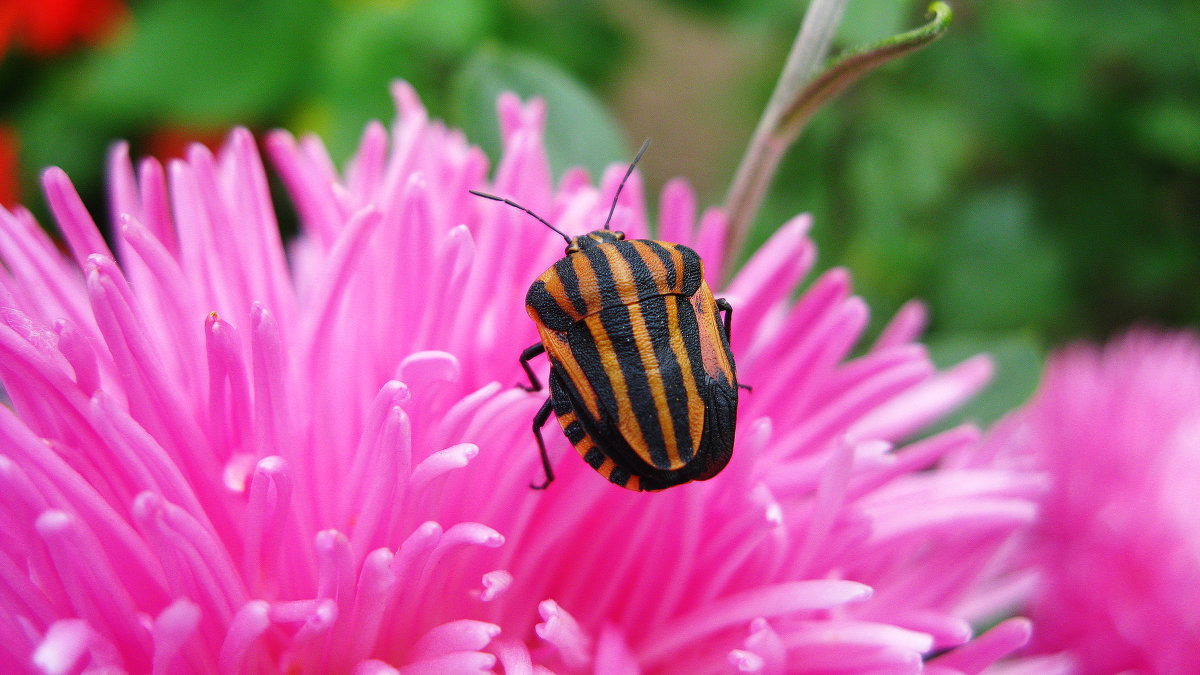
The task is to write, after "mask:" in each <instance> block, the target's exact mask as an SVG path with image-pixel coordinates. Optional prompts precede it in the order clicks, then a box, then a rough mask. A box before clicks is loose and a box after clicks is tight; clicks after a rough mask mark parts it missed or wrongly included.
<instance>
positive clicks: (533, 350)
mask: <svg viewBox="0 0 1200 675" xmlns="http://www.w3.org/2000/svg"><path fill="white" fill-rule="evenodd" d="M726 332H728V330H727V331H726ZM545 352H546V345H544V344H542V343H540V342H539V343H537V344H535V345H532V346H530V347H529V348H527V349H526V350H525V351H523V352H521V367H522V368H524V369H525V374H526V375H528V376H529V386H528V387H526V386H525V385H523V384H517V386H518V387H520V388H522V389H524V390H525V391H541V390H542V383H541V381H540V380H538V378H537V375H534V374H533V369H532V368H530V367H529V359H532V358H533V357H535V356H537V355H538V354H543V353H545ZM546 405H550V404H549V403H547V404H546Z"/></svg>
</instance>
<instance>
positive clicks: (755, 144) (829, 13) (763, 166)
mask: <svg viewBox="0 0 1200 675" xmlns="http://www.w3.org/2000/svg"><path fill="white" fill-rule="evenodd" d="M845 4H846V0H812V2H811V3H810V4H809V6H808V10H807V12H806V13H805V15H804V22H803V24H802V25H801V27H800V32H799V34H798V35H797V36H796V41H795V42H794V43H793V44H792V50H791V52H790V53H789V54H788V59H787V62H786V64H785V65H784V68H783V72H782V73H781V74H780V76H779V81H778V82H777V83H776V85H775V91H774V92H772V94H771V99H770V100H769V101H768V102H767V107H766V109H765V110H764V111H763V115H762V118H761V119H760V120H759V122H758V127H757V128H756V129H755V130H754V136H753V137H751V139H750V145H749V146H748V147H747V148H746V154H745V155H743V156H742V161H741V164H739V165H738V169H737V173H735V174H734V177H733V182H732V184H731V185H730V188H729V193H728V194H727V195H726V197H725V214H726V216H727V217H728V218H729V230H728V234H727V237H726V241H725V250H726V254H727V255H729V256H731V257H734V258H736V256H737V254H738V253H739V252H740V251H741V249H742V246H743V244H744V243H745V239H746V233H747V231H748V230H749V229H750V225H751V223H753V221H754V215H755V214H756V213H757V212H758V208H759V206H761V205H762V199H763V196H764V195H765V194H766V191H767V188H768V187H769V186H770V184H771V179H772V178H773V177H774V175H775V170H776V169H777V168H778V167H779V161H780V160H781V159H782V158H783V153H784V152H785V151H787V149H788V148H789V147H790V146H791V144H792V143H793V142H795V140H796V138H798V137H799V136H800V132H801V131H803V130H804V126H805V125H806V124H807V123H808V120H809V119H811V118H812V116H813V114H814V113H816V111H817V110H819V109H820V108H821V106H823V105H824V104H825V103H827V102H829V101H830V100H832V99H833V98H834V97H836V96H837V95H838V94H840V93H841V92H843V91H845V89H846V88H847V87H849V86H850V85H851V84H853V83H854V82H855V81H857V80H858V79H859V78H860V77H862V76H863V75H866V74H867V73H868V72H870V71H872V70H874V69H875V68H878V67H879V66H881V65H883V64H884V63H887V62H889V61H892V60H894V59H897V58H899V57H900V56H903V55H904V54H907V53H909V52H912V51H915V50H917V49H920V48H921V47H923V46H925V45H927V44H929V43H930V42H932V41H933V40H936V39H937V38H938V37H940V36H941V35H942V34H943V33H944V32H945V31H946V28H947V26H948V25H949V23H950V6H949V5H947V4H946V3H945V2H934V3H933V4H932V5H930V6H929V12H930V14H932V15H933V17H932V18H931V19H930V21H929V22H928V23H927V24H925V25H924V26H921V27H920V28H917V29H914V30H911V31H908V32H907V33H901V34H900V35H896V36H893V37H890V38H888V39H886V40H882V41H880V42H878V43H875V44H872V45H868V46H866V47H862V48H860V49H855V50H852V51H850V52H847V53H846V54H843V55H842V56H839V57H838V58H836V59H833V60H831V61H829V62H828V63H826V64H825V66H824V67H823V68H820V69H819V70H818V65H817V64H818V63H819V62H820V61H822V60H823V59H824V58H825V54H826V53H827V52H828V51H829V44H830V42H831V41H832V39H833V34H834V32H835V31H836V30H837V24H838V22H839V21H841V17H842V10H843V9H844V8H845Z"/></svg>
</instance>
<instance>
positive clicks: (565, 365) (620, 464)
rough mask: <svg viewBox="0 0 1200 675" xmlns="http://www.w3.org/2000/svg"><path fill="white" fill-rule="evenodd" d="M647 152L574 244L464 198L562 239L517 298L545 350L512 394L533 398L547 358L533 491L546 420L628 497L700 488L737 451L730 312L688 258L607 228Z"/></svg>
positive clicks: (696, 260)
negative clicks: (557, 253)
mask: <svg viewBox="0 0 1200 675" xmlns="http://www.w3.org/2000/svg"><path fill="white" fill-rule="evenodd" d="M649 145H650V141H649V140H647V141H646V142H645V143H644V144H642V148H641V150H640V151H638V153H637V156H636V157H634V160H633V162H632V163H631V164H630V165H629V170H628V171H626V172H625V177H624V178H623V179H622V180H621V183H620V185H619V186H618V187H617V192H616V195H614V196H613V202H612V206H611V207H610V208H609V211H608V219H607V220H605V222H604V228H603V229H600V230H595V231H593V232H589V233H588V234H585V235H581V236H578V237H574V238H572V237H570V236H568V235H566V234H565V233H563V232H562V231H561V230H559V229H558V228H556V227H554V226H553V225H551V224H550V223H548V222H546V220H545V219H543V218H542V217H541V216H539V215H537V214H536V213H534V212H532V211H530V210H529V209H527V208H525V207H523V206H521V205H520V204H517V203H516V202H513V201H511V200H509V199H505V198H503V197H497V196H495V195H490V194H486V193H482V192H476V191H474V190H471V193H472V194H475V195H477V196H480V197H485V198H487V199H491V200H494V201H499V202H504V203H505V204H508V205H509V206H513V207H516V208H518V209H521V210H522V211H524V212H526V213H528V214H529V215H531V216H533V217H534V218H537V219H538V220H539V221H541V222H542V224H544V225H545V226H546V227H549V228H550V229H551V230H554V231H555V232H557V233H558V234H559V235H560V236H561V237H562V238H563V239H565V240H566V242H567V249H566V253H565V255H564V257H563V258H561V259H560V260H558V261H557V262H555V263H554V264H553V265H551V266H550V268H549V269H547V270H546V271H545V272H543V273H542V275H541V276H539V277H538V278H537V280H536V281H534V282H533V285H532V286H530V287H529V292H528V293H527V294H526V296H525V309H526V311H527V312H528V313H529V316H530V317H531V318H532V319H533V321H534V323H535V324H537V330H538V334H539V335H540V337H541V342H538V343H537V344H534V345H532V346H531V347H529V348H528V349H526V350H524V351H523V352H522V353H521V358H520V363H521V367H522V368H524V370H525V373H526V375H528V376H529V386H528V387H524V386H523V385H519V386H522V387H523V388H524V389H526V390H527V391H541V389H542V383H541V381H540V380H539V379H538V377H537V375H535V374H534V372H533V370H532V369H531V368H530V366H529V362H530V360H531V359H533V358H534V357H536V356H538V355H540V354H542V353H545V354H546V355H547V356H548V357H549V359H550V396H549V398H547V399H546V402H545V403H544V404H543V405H542V407H541V409H540V410H538V412H537V414H536V415H534V418H533V434H534V437H535V438H536V439H537V445H538V450H539V452H540V453H541V459H542V468H543V469H544V470H545V475H546V480H545V482H543V483H541V484H531V485H530V487H532V488H534V489H539V490H540V489H545V488H546V487H547V486H549V485H550V483H551V482H552V481H553V480H554V471H553V469H551V467H550V460H549V458H548V457H547V455H546V443H545V441H544V439H543V438H542V427H543V426H545V425H546V422H547V421H548V420H549V418H550V413H551V412H553V413H554V415H555V416H556V417H557V418H558V423H559V425H560V426H561V427H562V430H563V433H564V434H565V435H566V437H567V440H569V441H570V442H571V444H572V445H573V446H574V447H575V450H576V451H577V452H578V453H579V454H580V456H582V457H583V459H584V461H586V462H587V463H588V464H589V465H590V466H591V467H592V468H593V469H595V470H596V471H597V472H599V473H600V475H602V476H604V477H605V478H607V479H608V480H609V481H610V482H612V483H615V484H617V485H620V486H621V487H624V488H627V489H629V490H642V491H654V490H662V489H665V488H668V487H672V486H675V485H680V484H682V483H687V482H689V481H693V480H708V479H709V478H712V477H713V476H715V475H717V473H719V472H720V471H721V469H723V468H725V465H726V464H727V463H728V462H729V458H730V455H731V454H732V453H733V436H734V427H735V424H736V416H737V405H738V383H737V374H736V369H735V366H734V361H733V353H732V352H731V351H730V349H729V334H730V323H731V320H732V317H733V308H732V307H731V306H730V305H729V303H728V302H726V301H725V299H724V298H720V299H715V298H714V297H713V294H712V291H711V290H710V289H709V287H708V283H707V282H706V281H705V280H704V263H703V262H702V261H701V260H700V256H698V255H697V254H696V252H695V251H693V250H692V249H690V248H688V247H686V246H683V245H681V244H673V243H669V242H661V241H650V240H646V239H635V240H626V239H625V235H624V233H622V232H618V231H615V230H610V229H608V226H609V222H610V221H611V220H612V216H613V212H614V211H615V210H616V207H617V199H618V198H619V197H620V195H621V188H623V187H624V186H625V181H627V180H628V179H629V176H630V174H632V173H633V168H634V167H635V166H637V163H638V160H640V159H641V157H642V154H643V153H644V152H646V148H647V147H648V146H649ZM718 315H721V316H718Z"/></svg>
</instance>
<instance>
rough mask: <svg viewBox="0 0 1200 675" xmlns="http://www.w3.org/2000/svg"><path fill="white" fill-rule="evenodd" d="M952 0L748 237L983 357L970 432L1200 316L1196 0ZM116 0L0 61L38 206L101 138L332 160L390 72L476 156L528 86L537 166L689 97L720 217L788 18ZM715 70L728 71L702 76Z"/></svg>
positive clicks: (672, 118)
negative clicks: (290, 145) (810, 222)
mask: <svg viewBox="0 0 1200 675" xmlns="http://www.w3.org/2000/svg"><path fill="white" fill-rule="evenodd" d="M951 4H952V5H953V6H954V10H955V19H954V23H953V25H952V26H951V30H950V32H949V34H948V36H947V37H945V38H944V39H942V40H941V41H939V42H937V43H935V44H934V45H933V46H931V47H930V48H928V49H926V50H924V51H923V52H920V53H918V54H916V55H914V56H911V57H909V58H906V59H904V60H902V61H901V62H899V63H896V64H892V65H889V66H887V67H885V68H884V69H882V71H881V72H878V73H875V74H873V75H871V76H869V77H868V78H867V79H866V80H865V81H864V82H861V83H859V84H858V85H857V86H856V87H854V88H853V89H852V90H851V91H850V92H848V93H847V94H846V95H845V96H843V97H842V98H841V99H839V100H837V101H835V102H834V103H833V105H831V106H830V107H829V108H827V109H826V110H824V111H823V112H822V113H821V114H819V115H818V116H817V117H816V118H815V119H814V121H813V123H812V124H811V126H810V128H809V129H808V130H807V131H806V132H805V134H804V135H803V136H802V138H801V140H800V142H799V143H798V144H797V145H796V146H795V147H794V148H793V149H792V151H791V152H789V154H788V156H787V157H786V158H785V160H784V163H783V165H782V167H781V169H780V171H779V174H778V176H777V179H776V181H775V184H774V185H773V187H772V189H771V192H770V194H769V195H768V199H767V202H766V203H765V204H764V207H763V209H762V211H761V212H760V216H759V218H758V220H757V222H756V230H755V233H754V235H753V237H752V241H753V242H759V241H762V240H763V239H765V237H766V236H768V235H769V234H770V231H771V229H772V228H773V227H776V226H778V225H779V224H780V223H782V222H783V221H784V220H785V219H786V218H788V217H790V216H791V215H793V214H795V213H796V212H799V211H804V210H808V211H812V212H813V213H814V214H815V216H816V227H815V228H814V236H815V237H816V238H817V240H818V243H819V245H820V251H821V262H822V265H823V266H825V267H829V266H833V265H845V266H847V267H849V268H850V269H851V270H852V271H853V272H854V275H855V279H856V282H857V284H858V286H859V291H860V292H861V293H862V294H863V295H865V296H866V297H867V299H868V301H869V303H870V305H871V307H872V308H873V309H874V310H875V311H877V312H879V315H878V316H877V317H876V319H875V323H876V326H879V325H882V323H883V322H884V321H885V320H886V318H887V316H888V315H889V314H890V312H891V311H894V310H895V309H896V308H898V307H899V306H900V304H901V303H903V302H904V301H906V300H907V299H909V298H912V297H918V298H922V299H924V300H926V301H927V302H928V303H929V305H930V307H931V309H932V325H931V335H930V340H929V342H930V345H931V348H932V349H933V351H934V353H935V355H936V356H938V357H939V358H944V359H946V360H947V361H951V360H953V359H955V358H959V357H961V356H963V355H965V354H969V353H973V352H978V351H992V352H994V353H995V355H996V357H997V360H998V362H999V376H998V380H997V384H996V385H995V386H994V387H993V388H992V392H991V394H990V395H989V396H987V397H985V398H984V399H983V400H982V401H981V403H980V404H979V406H978V409H977V410H975V411H973V413H974V414H976V415H977V417H978V418H980V419H983V420H990V419H993V418H994V417H995V416H996V415H997V414H999V412H1000V411H1002V410H1004V409H1005V407H1007V406H1011V405H1012V404H1015V403H1017V402H1019V401H1020V400H1022V399H1023V398H1024V397H1025V396H1026V395H1028V393H1029V391H1030V390H1031V389H1032V387H1033V385H1034V382H1035V379H1036V373H1037V372H1038V368H1039V360H1040V358H1041V354H1043V353H1044V351H1045V350H1046V349H1047V348H1049V347H1051V346H1054V345H1056V344H1059V343H1061V342H1063V341H1065V340H1068V339H1074V338H1078V337H1089V338H1103V337H1105V336H1107V335H1109V334H1111V333H1113V332H1115V331H1119V330H1120V329H1122V328H1123V327H1126V326H1129V325H1131V324H1133V323H1149V324H1158V325H1192V326H1195V325H1197V324H1198V323H1200V292H1198V289H1200V40H1197V39H1196V36H1197V35H1200V3H1196V2H1194V0H1158V1H1155V2H1148V3H1128V2H1115V1H1114V0H1092V1H1085V0H1059V1H1058V2H1023V3H1017V2H994V1H993V2H987V1H985V0H956V1H955V2H952V3H951ZM130 10H131V12H130V20H129V21H128V22H126V23H125V24H124V25H123V26H122V27H121V29H120V30H119V31H118V34H117V35H116V36H115V37H114V38H113V39H112V40H110V41H108V42H106V43H105V44H103V45H100V46H94V47H91V48H85V49H81V50H77V51H75V52H73V53H70V54H66V55H63V56H60V57H57V58H54V59H51V60H33V59H32V58H30V57H28V56H26V55H23V54H21V53H20V51H19V50H16V51H10V52H9V53H8V54H7V55H5V57H4V60H3V61H2V62H0V92H3V96H0V124H3V125H5V126H9V127H12V128H14V129H15V130H16V134H17V136H18V138H19V142H20V159H21V167H22V171H23V174H22V192H23V194H24V196H25V201H26V202H30V203H32V204H33V205H34V208H35V210H36V209H38V208H39V207H38V206H37V205H38V204H39V203H40V199H38V198H37V197H35V196H34V195H35V194H36V190H37V188H36V179H37V175H38V173H39V172H40V170H41V168H42V167H44V166H45V165H49V164H55V165H58V166H61V167H63V168H64V169H66V170H67V171H68V173H69V174H70V175H71V176H72V178H73V179H74V180H75V181H76V183H77V185H78V186H79V188H80V191H81V192H82V193H83V194H84V196H85V199H86V200H87V201H88V202H89V203H90V204H91V205H92V206H93V208H96V209H97V212H103V206H102V204H103V196H102V190H103V180H102V167H103V154H104V152H105V150H106V148H107V146H108V144H109V143H110V141H111V140H112V139H114V138H126V139H129V140H130V141H131V143H132V144H133V150H134V153H135V154H138V153H144V152H154V151H158V150H159V149H160V148H161V144H157V145H156V143H158V141H157V140H156V139H161V137H162V135H163V133H164V131H169V132H172V133H175V134H179V133H183V134H184V135H192V136H194V137H196V138H202V139H211V138H213V136H214V134H217V133H223V130H224V129H226V128H227V127H229V126H232V125H235V124H241V125H246V126H249V127H250V128H252V129H255V130H263V129H267V128H270V127H274V126H285V127H287V128H290V129H292V130H294V131H298V132H303V131H315V132H317V133H319V134H320V135H321V136H322V137H323V138H324V139H325V140H326V142H327V144H328V145H329V147H330V149H331V152H332V154H333V155H334V158H335V159H336V160H338V161H341V160H343V159H344V158H345V157H346V156H348V155H349V153H350V152H351V151H352V149H353V147H354V145H355V143H356V142H357V139H358V137H359V134H360V133H361V130H362V126H363V124H364V122H365V121H366V120H368V119H370V118H380V119H384V120H388V119H390V118H391V116H392V108H391V102H390V100H389V98H388V90H387V84H388V82H389V81H391V80H392V79H394V78H397V77H400V78H404V79H407V80H408V81H410V82H411V83H413V85H414V86H415V87H416V89H417V90H418V92H419V93H420V94H421V96H422V98H423V100H424V101H425V103H426V105H427V106H428V107H429V108H430V110H431V112H432V114H433V115H434V116H437V117H441V118H443V119H445V120H446V121H447V122H448V123H449V124H451V125H454V126H458V127H461V128H463V129H464V130H465V131H466V132H467V133H468V135H469V137H470V138H472V139H473V140H475V141H476V142H478V143H480V144H481V145H482V146H483V147H484V149H485V150H486V151H487V152H488V153H489V155H490V156H492V157H493V158H495V157H496V156H497V153H498V149H499V134H498V131H497V127H496V122H495V106H494V100H495V96H496V94H497V93H498V92H499V91H501V90H503V89H511V90H514V91H516V92H518V93H519V94H520V95H522V96H532V95H540V96H543V97H544V98H546V99H547V102H548V104H549V120H548V130H547V144H548V150H549V153H550V158H551V164H552V168H553V170H554V171H555V172H556V173H560V172H561V171H562V170H563V169H564V168H566V167H567V166H570V165H575V164H582V165H584V166H586V167H587V168H588V169H589V170H590V171H592V173H593V175H596V174H597V173H598V172H599V171H600V170H601V169H602V168H603V167H604V166H605V165H606V164H607V163H609V162H618V161H625V160H627V159H628V157H629V156H630V151H631V150H632V148H633V147H635V146H636V143H637V142H639V141H640V140H641V136H640V135H638V136H637V137H636V138H631V136H633V133H632V130H634V129H637V130H638V131H639V134H640V132H642V131H649V133H650V134H652V135H655V136H656V138H657V137H658V136H659V134H660V128H661V127H665V126H666V125H670V124H672V123H675V124H678V123H679V122H677V121H676V120H686V119H688V115H689V114H694V113H696V109H695V108H696V106H695V105H694V104H693V103H689V102H690V101H695V100H697V97H700V100H703V101H706V102H707V107H706V108H705V110H719V111H721V115H722V117H721V119H722V120H734V122H732V123H726V126H724V127H721V126H718V127H717V130H718V131H716V132H714V131H713V130H712V129H711V128H706V129H705V130H703V131H700V130H696V131H695V136H694V138H693V139H691V140H692V141H694V142H688V143H687V144H686V148H687V149H688V150H689V152H692V151H694V152H692V154H689V155H688V156H689V158H690V159H689V161H690V162H691V163H692V164H691V166H692V167H694V168H695V169H696V173H697V174H698V175H702V176H703V175H709V176H715V177H716V178H714V179H712V180H705V179H698V180H699V185H698V188H699V190H700V192H701V199H702V203H704V204H716V203H719V202H720V201H721V199H722V198H723V195H724V190H725V187H726V184H727V182H728V178H729V177H730V176H731V175H732V172H733V169H734V167H735V166H736V164H737V160H738V158H739V153H740V148H741V147H742V146H743V145H744V143H745V141H746V139H748V137H749V135H750V132H751V131H752V129H753V124H754V120H755V119H756V117H757V115H758V111H759V110H760V109H761V106H762V105H763V103H764V102H765V101H766V99H767V97H768V95H769V93H770V90H771V87H772V86H773V82H774V79H775V76H776V75H777V73H778V69H779V67H780V66H781V64H782V63H783V59H784V56H785V55H786V53H787V50H788V48H789V46H790V43H791V40H792V38H793V37H794V35H795V31H796V30H797V28H798V27H799V24H800V20H801V17H802V15H803V3H800V2H787V1H784V0H721V1H719V2H712V1H705V2H701V1H700V0H659V1H658V2H648V3H634V2H633V1H632V0H606V1H604V2H584V3H579V2H569V1H567V0H522V1H519V2H517V1H514V2H494V1H488V0H420V1H418V0H410V1H396V2H385V1H382V0H375V1H371V0H358V1H352V0H341V1H336V2H335V1H333V0H327V1H317V0H303V1H300V0H241V1H237V2H235V1H233V0H211V1H209V2H203V3H197V2H189V1H187V0H154V1H150V0H146V1H142V2H132V3H131V5H130ZM923 10H924V3H917V2H911V1H908V0H859V1H858V2H853V3H851V4H850V6H849V9H848V11H847V15H846V19H845V21H844V22H843V26H842V30H841V32H840V33H839V40H840V44H841V46H843V47H844V46H851V45H854V44H859V43H865V42H870V41H874V40H877V39H880V38H883V37H886V36H888V35H891V34H894V33H897V32H900V31H902V30H905V29H908V28H911V27H913V26H915V25H918V24H920V23H922V21H923V19H922V14H923ZM695 35H699V36H702V38H694V37H693V36H695ZM713 36H717V37H713ZM679 43H682V44H685V45H691V47H692V48H691V49H688V50H686V51H681V52H680V54H679V57H678V58H680V59H683V60H685V61H684V63H683V64H682V66H680V67H681V68H682V72H684V73H686V74H687V76H685V77H670V78H665V79H661V80H655V79H653V78H654V73H655V72H658V71H655V70H654V69H653V68H652V67H650V65H651V64H650V61H651V59H650V58H649V57H648V56H647V55H648V54H649V53H651V52H652V51H653V49H652V48H653V47H654V46H655V45H659V44H679ZM659 51H662V50H659ZM729 54H733V55H735V56H736V57H737V59H736V60H735V61H733V62H731V63H725V64H720V63H718V64H706V63H704V57H705V56H706V55H708V56H710V57H711V58H712V59H714V60H717V59H725V58H727V57H728V55H729ZM669 56H670V55H668V57H669ZM656 58H658V57H656ZM713 67H725V68H727V69H732V70H733V73H734V74H733V75H732V76H730V77H726V78H725V79H723V80H722V79H717V78H714V77H710V76H709V73H711V72H714V70H713ZM668 72H669V71H668ZM647 80H648V83H647ZM647 92H649V93H647ZM630 101H637V102H638V103H639V105H640V107H631V105H630ZM646 101H649V103H646ZM673 106H674V107H673ZM685 108H686V109H685ZM743 122H744V123H743ZM674 133H675V134H676V135H677V136H682V137H683V138H685V139H687V138H688V136H687V133H688V130H687V129H684V130H683V132H682V133H680V132H679V131H678V130H674ZM663 134H664V135H667V134H666V133H665V132H663ZM693 146H694V147H693ZM683 147H685V146H684V145H678V144H677V146H676V148H675V150H676V151H679V152H681V150H680V148H683ZM656 152H659V153H671V152H672V146H671V143H669V142H668V143H666V144H665V147H664V145H663V144H656ZM645 166H646V169H645V171H646V172H647V179H648V182H649V184H650V186H651V187H658V186H661V184H662V183H663V182H665V180H666V179H668V178H670V176H669V175H657V174H655V168H654V167H655V166H656V165H655V164H654V162H653V161H651V158H648V161H647V162H646V164H645ZM722 179H723V180H722ZM42 215H44V212H41V211H39V216H42ZM44 222H45V221H44Z"/></svg>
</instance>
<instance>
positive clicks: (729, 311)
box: [717, 298, 733, 342]
mask: <svg viewBox="0 0 1200 675" xmlns="http://www.w3.org/2000/svg"><path fill="white" fill-rule="evenodd" d="M717 311H718V312H725V339H726V340H728V341H730V342H732V341H733V337H732V336H730V334H729V329H730V327H731V326H732V325H733V305H731V304H729V301H728V300H726V299H725V298H717Z"/></svg>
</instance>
